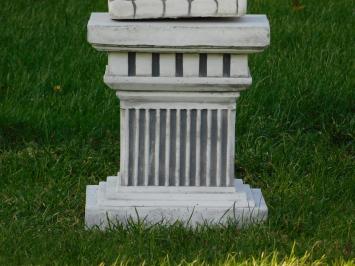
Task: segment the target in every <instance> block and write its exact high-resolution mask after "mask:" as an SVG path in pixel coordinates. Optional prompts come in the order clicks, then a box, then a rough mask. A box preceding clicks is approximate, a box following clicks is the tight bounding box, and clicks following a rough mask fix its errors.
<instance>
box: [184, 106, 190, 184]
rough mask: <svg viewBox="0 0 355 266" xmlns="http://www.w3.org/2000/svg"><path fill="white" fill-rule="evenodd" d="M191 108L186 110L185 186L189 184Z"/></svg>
mask: <svg viewBox="0 0 355 266" xmlns="http://www.w3.org/2000/svg"><path fill="white" fill-rule="evenodd" d="M190 127H191V110H186V156H185V186H188V185H190V183H191V182H190V132H191V128H190Z"/></svg>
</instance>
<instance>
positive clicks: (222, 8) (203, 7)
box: [108, 0, 247, 19]
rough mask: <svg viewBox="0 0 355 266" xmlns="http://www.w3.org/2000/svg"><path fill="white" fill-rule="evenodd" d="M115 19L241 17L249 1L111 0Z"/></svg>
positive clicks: (110, 6) (112, 16) (110, 5)
mask: <svg viewBox="0 0 355 266" xmlns="http://www.w3.org/2000/svg"><path fill="white" fill-rule="evenodd" d="M108 6H109V12H110V16H111V18H113V19H151V18H180V17H240V16H243V15H245V13H246V9H247V0H109V1H108Z"/></svg>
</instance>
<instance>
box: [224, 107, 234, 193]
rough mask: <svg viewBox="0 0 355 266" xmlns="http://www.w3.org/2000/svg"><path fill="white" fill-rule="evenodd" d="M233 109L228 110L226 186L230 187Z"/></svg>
mask: <svg viewBox="0 0 355 266" xmlns="http://www.w3.org/2000/svg"><path fill="white" fill-rule="evenodd" d="M231 118H232V116H231V110H230V109H228V110H227V128H228V130H227V167H226V168H227V170H226V186H227V187H229V186H230V185H231V160H232V159H231V155H232V154H231V145H232V143H230V142H231V131H232V128H231V124H233V123H231Z"/></svg>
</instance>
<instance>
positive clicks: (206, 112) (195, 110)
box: [85, 13, 269, 228]
mask: <svg viewBox="0 0 355 266" xmlns="http://www.w3.org/2000/svg"><path fill="white" fill-rule="evenodd" d="M88 40H89V42H90V43H91V44H92V45H93V46H94V47H95V48H96V49H98V50H100V51H106V52H108V66H107V68H106V73H105V77H104V80H105V83H106V84H107V85H108V86H109V87H111V88H112V89H114V90H116V92H117V96H118V97H119V99H120V108H121V115H120V124H121V133H120V135H121V136H120V137H121V146H120V152H121V161H120V168H121V169H120V173H119V174H118V175H117V176H114V177H109V178H108V179H107V181H106V182H101V183H100V185H99V186H88V187H87V200H86V210H85V221H86V225H87V226H88V227H92V226H95V225H98V226H100V227H101V228H105V227H106V226H107V225H108V223H109V222H112V223H116V222H121V223H126V222H127V220H129V219H133V220H137V219H140V220H144V221H145V222H147V223H157V222H161V221H165V222H168V223H173V222H175V221H177V220H179V221H182V222H185V223H189V224H190V225H196V224H202V223H205V222H207V223H226V222H227V221H228V220H234V221H237V222H239V223H246V222H247V223H251V222H259V221H262V220H264V219H266V217H267V207H266V204H265V201H264V199H263V196H262V194H261V191H260V190H259V189H251V188H250V187H249V186H248V185H246V184H243V182H242V181H241V180H238V179H237V180H235V179H234V178H235V176H234V162H235V116H236V113H235V110H236V99H237V98H238V97H239V93H240V91H242V90H244V89H246V88H247V87H248V86H249V85H250V84H251V81H252V79H251V76H250V72H249V68H248V53H252V52H257V51H262V50H263V49H264V48H265V47H266V46H268V44H269V24H268V21H267V18H266V17H265V16H263V15H250V16H244V17H242V18H234V19H225V20H218V19H216V20H212V21H211V20H210V21H203V20H201V21H198V20H194V21H193V22H191V21H184V20H180V21H134V22H132V21H128V22H124V21H113V20H111V19H110V17H109V15H108V14H107V13H93V14H92V16H91V18H90V21H89V24H88ZM117 148H118V147H117Z"/></svg>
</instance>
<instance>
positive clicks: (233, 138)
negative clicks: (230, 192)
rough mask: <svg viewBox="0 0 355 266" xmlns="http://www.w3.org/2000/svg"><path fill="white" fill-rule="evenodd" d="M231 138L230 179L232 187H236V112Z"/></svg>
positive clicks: (233, 117)
mask: <svg viewBox="0 0 355 266" xmlns="http://www.w3.org/2000/svg"><path fill="white" fill-rule="evenodd" d="M230 123H231V136H230V142H231V143H230V145H231V148H232V149H231V166H230V178H229V182H230V185H231V186H234V178H235V176H234V166H235V110H231V119H230Z"/></svg>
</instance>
